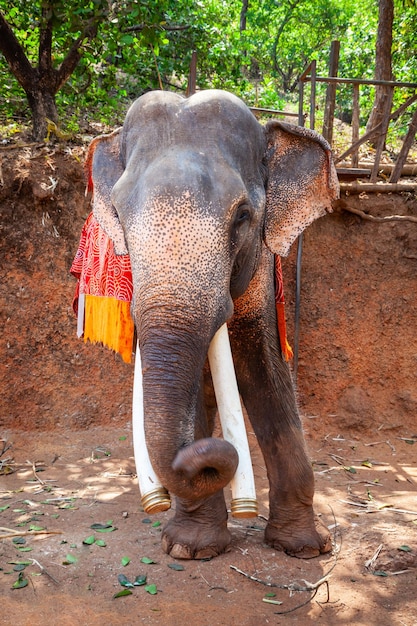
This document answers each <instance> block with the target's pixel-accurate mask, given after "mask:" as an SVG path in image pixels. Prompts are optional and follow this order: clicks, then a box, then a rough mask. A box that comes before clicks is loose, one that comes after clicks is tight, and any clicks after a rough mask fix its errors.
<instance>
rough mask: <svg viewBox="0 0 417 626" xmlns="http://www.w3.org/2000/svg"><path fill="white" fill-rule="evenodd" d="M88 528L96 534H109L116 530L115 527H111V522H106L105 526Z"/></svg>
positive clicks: (94, 525)
mask: <svg viewBox="0 0 417 626" xmlns="http://www.w3.org/2000/svg"><path fill="white" fill-rule="evenodd" d="M90 528H91V529H92V530H96V531H97V532H98V533H111V532H113V531H114V530H117V528H116V526H113V522H111V521H110V522H106V523H105V524H91V526H90Z"/></svg>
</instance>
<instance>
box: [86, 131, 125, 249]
mask: <svg viewBox="0 0 417 626" xmlns="http://www.w3.org/2000/svg"><path fill="white" fill-rule="evenodd" d="M120 130H121V129H120V128H119V129H117V130H115V131H114V132H113V133H111V134H109V135H101V136H100V137H96V138H95V139H93V141H92V142H91V144H90V147H89V150H88V154H87V160H86V167H87V173H88V190H89V191H92V192H93V214H94V217H95V218H96V220H97V221H98V223H99V224H100V226H101V228H102V229H103V230H104V232H105V233H106V234H107V235H108V236H109V237H110V239H111V240H112V241H113V244H114V251H115V253H116V254H118V255H120V254H127V253H128V251H127V247H126V241H125V236H124V233H123V229H122V225H121V224H120V221H119V217H118V215H117V211H116V209H115V208H114V206H113V203H112V201H111V192H112V189H113V187H114V185H115V183H116V182H117V181H118V180H119V178H120V176H121V175H122V174H123V171H124V168H123V163H122V161H121V157H120Z"/></svg>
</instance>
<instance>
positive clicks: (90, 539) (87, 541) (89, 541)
mask: <svg viewBox="0 0 417 626" xmlns="http://www.w3.org/2000/svg"><path fill="white" fill-rule="evenodd" d="M95 540H96V539H95V537H94V535H90V536H89V537H86V538H85V539H83V544H84V545H85V546H91V545H92V544H93V543H94V542H95Z"/></svg>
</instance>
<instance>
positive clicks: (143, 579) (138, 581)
mask: <svg viewBox="0 0 417 626" xmlns="http://www.w3.org/2000/svg"><path fill="white" fill-rule="evenodd" d="M133 584H134V585H135V587H141V586H142V585H146V575H145V574H139V576H136V578H135V580H134V582H133Z"/></svg>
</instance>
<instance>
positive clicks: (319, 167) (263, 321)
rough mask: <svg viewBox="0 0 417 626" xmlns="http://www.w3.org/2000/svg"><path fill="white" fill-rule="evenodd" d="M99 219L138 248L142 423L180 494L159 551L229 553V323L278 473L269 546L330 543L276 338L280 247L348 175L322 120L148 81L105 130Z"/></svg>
mask: <svg viewBox="0 0 417 626" xmlns="http://www.w3.org/2000/svg"><path fill="white" fill-rule="evenodd" d="M94 142H95V145H94V151H92V156H91V164H90V167H91V176H92V181H93V186H94V215H95V217H96V219H97V221H98V222H99V224H100V226H101V227H102V228H103V229H104V231H105V232H106V233H107V234H108V236H109V237H110V238H111V240H112V241H113V244H114V250H115V253H116V254H118V255H123V254H126V253H128V254H129V255H130V260H131V268H132V281H133V300H132V305H131V312H132V318H133V320H134V324H135V328H136V333H137V340H138V345H139V348H140V358H141V363H142V372H143V406H144V420H145V422H144V429H145V436H146V442H147V446H148V450H149V456H150V459H151V462H152V466H153V467H154V469H155V472H156V474H157V476H158V477H159V479H160V481H161V483H162V484H163V485H164V486H165V487H166V488H167V489H168V490H169V492H170V493H171V494H173V495H174V496H175V501H176V506H175V512H174V516H173V517H172V519H170V520H169V521H168V523H167V524H166V525H165V527H164V528H163V532H162V548H163V550H164V551H165V552H166V553H168V554H170V555H171V556H172V557H174V558H183V559H202V558H211V557H214V556H217V555H219V554H221V553H223V552H225V551H227V550H228V549H230V543H231V533H230V531H229V529H228V526H227V519H228V513H227V507H226V504H225V498H224V493H223V488H224V487H225V486H226V485H227V484H228V483H229V481H230V480H231V478H232V476H233V473H234V471H235V469H236V451H235V449H234V448H233V446H232V445H231V444H230V443H228V442H226V441H224V440H222V439H221V438H219V437H213V429H214V425H215V419H216V401H215V394H214V390H213V384H212V380H211V376H210V370H209V367H208V364H207V351H208V348H209V345H210V342H211V340H212V338H213V336H214V335H215V333H216V332H217V330H218V329H219V328H220V327H221V326H222V325H223V324H224V323H227V325H228V328H229V334H230V343H231V348H232V353H233V359H234V364H235V370H236V378H237V382H238V387H239V393H240V395H241V398H242V402H243V405H244V407H245V410H246V412H247V415H248V418H249V420H250V423H251V425H252V427H253V429H254V432H255V435H256V437H257V441H258V443H259V446H260V449H261V451H262V454H263V457H264V460H265V465H266V470H267V477H268V481H269V518H268V521H267V524H266V528H265V542H266V543H267V544H268V545H270V546H272V547H273V548H274V549H276V550H279V551H284V552H286V553H287V554H289V555H293V556H296V557H299V558H311V557H315V556H318V555H319V554H322V553H325V552H328V551H330V550H331V540H330V535H329V532H328V529H327V528H326V527H325V525H324V524H322V523H321V522H320V521H319V520H318V518H317V516H316V515H315V513H314V509H313V496H314V476H313V471H312V467H311V463H310V461H309V458H308V454H307V449H306V443H305V440H304V435H303V430H302V424H301V418H300V415H299V410H298V407H297V402H296V394H295V390H294V385H293V381H292V375H291V370H290V367H289V364H288V363H287V361H286V360H285V358H283V355H282V352H281V350H280V343H279V336H278V330H277V313H276V308H275V299H274V297H275V296H274V288H275V287H274V267H275V265H274V259H275V256H276V255H279V256H285V255H287V254H288V251H289V247H290V245H291V243H292V242H293V241H294V240H295V239H296V238H297V236H298V235H299V234H300V233H301V232H302V231H303V230H304V229H305V228H306V227H307V226H308V225H309V224H310V223H311V222H313V220H315V219H317V218H319V217H320V216H323V215H324V214H326V212H330V211H331V210H332V201H333V200H335V199H336V198H337V197H338V181H337V175H336V170H335V167H334V164H333V160H332V156H331V150H330V147H329V145H328V144H327V142H326V141H325V140H324V139H323V138H322V137H321V136H320V135H319V134H318V133H316V132H315V131H312V130H309V129H305V128H302V127H298V126H294V125H291V124H287V123H285V122H280V121H278V120H270V121H268V122H267V123H266V124H265V125H263V124H261V123H260V122H259V121H258V120H257V119H256V117H255V115H254V114H253V112H252V111H251V110H250V109H249V108H248V107H247V106H246V105H245V104H244V103H243V101H242V100H241V99H240V98H238V97H237V96H235V95H233V94H231V93H228V92H226V91H222V90H216V89H208V90H203V91H199V92H197V93H195V94H193V95H192V96H190V97H188V98H185V97H183V96H181V95H179V94H177V93H173V92H167V91H151V92H148V93H146V94H144V95H142V96H140V97H139V98H138V99H137V100H136V101H135V102H134V103H133V104H132V105H131V106H130V108H129V110H128V112H127V114H126V117H125V120H124V124H123V126H122V127H121V128H120V129H118V130H117V131H115V132H113V133H111V134H109V135H103V136H101V137H99V138H96V139H95V140H94Z"/></svg>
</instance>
